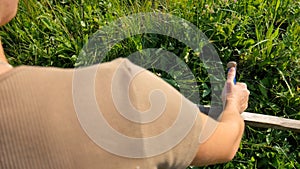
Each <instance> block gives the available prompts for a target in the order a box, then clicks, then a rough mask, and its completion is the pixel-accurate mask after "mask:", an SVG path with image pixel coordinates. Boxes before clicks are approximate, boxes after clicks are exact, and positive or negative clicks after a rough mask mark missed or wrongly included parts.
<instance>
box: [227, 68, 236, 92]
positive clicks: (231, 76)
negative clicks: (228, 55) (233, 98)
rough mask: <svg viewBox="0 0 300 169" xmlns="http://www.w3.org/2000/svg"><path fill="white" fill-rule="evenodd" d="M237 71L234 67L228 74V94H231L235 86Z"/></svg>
mask: <svg viewBox="0 0 300 169" xmlns="http://www.w3.org/2000/svg"><path fill="white" fill-rule="evenodd" d="M235 74H236V70H235V68H234V67H231V68H230V69H229V71H228V74H227V81H226V89H227V93H230V92H231V88H232V86H233V85H234V82H233V81H234V78H235Z"/></svg>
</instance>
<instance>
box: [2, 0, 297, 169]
mask: <svg viewBox="0 0 300 169" xmlns="http://www.w3.org/2000/svg"><path fill="white" fill-rule="evenodd" d="M153 11H162V12H165V13H170V14H172V15H175V16H178V17H181V18H184V19H186V20H187V21H189V22H191V23H193V24H194V25H196V26H197V27H198V28H199V29H200V30H202V32H204V33H205V35H206V36H207V37H208V38H209V40H210V42H212V44H213V45H214V47H215V48H216V49H217V51H218V53H219V56H220V58H221V61H222V62H223V63H224V64H226V63H227V62H228V61H230V60H235V61H237V62H238V65H239V69H238V70H239V71H238V81H243V82H246V83H247V85H248V88H249V90H250V91H251V96H250V102H249V108H248V110H247V111H249V112H256V113H262V114H268V115H276V116H281V117H286V118H292V119H298V120H300V97H299V96H300V36H299V34H300V1H299V0H235V1H233V0H214V1H213V0H203V1H196V0H169V1H163V0H162V1H159V0H158V1H155V3H154V4H152V3H151V1H138V0H119V1H117V0H90V1H84V0H78V1H75V0H40V1H37V0H27V1H21V2H20V8H19V13H18V15H17V17H16V18H15V19H14V20H13V21H12V22H11V23H10V24H8V25H6V26H5V27H3V28H0V36H1V37H2V42H3V43H4V48H5V51H6V53H7V56H8V59H9V62H10V63H11V64H13V65H14V66H17V65H21V64H26V65H40V66H56V67H64V68H71V67H74V64H75V63H76V60H77V57H78V54H79V52H80V50H81V48H82V47H83V45H84V44H85V43H86V42H87V40H88V38H89V37H90V36H91V35H92V34H93V33H94V32H96V31H97V30H99V29H101V28H102V27H103V26H105V25H107V24H108V23H110V22H112V21H114V20H115V19H117V18H119V17H121V16H126V15H129V14H132V13H138V12H153ZM150 47H151V48H162V49H165V50H168V51H170V52H173V53H174V54H176V55H177V56H178V57H179V58H181V59H183V60H185V59H184V58H186V57H188V58H189V59H188V60H185V61H186V64H187V65H189V67H190V68H191V69H192V71H193V72H194V74H195V75H196V78H197V83H198V84H199V86H200V87H199V89H198V91H199V93H200V96H201V103H202V104H209V100H210V88H209V86H210V84H209V79H208V77H207V75H206V73H205V70H203V64H202V63H201V61H199V59H198V57H197V56H196V54H195V52H194V51H192V50H190V48H189V47H187V46H185V45H184V44H182V43H181V42H179V41H178V40H176V39H172V38H169V37H166V36H161V35H153V34H146V35H140V36H134V37H131V38H127V39H126V40H124V41H122V42H121V43H119V44H118V45H116V46H115V47H114V48H113V49H112V51H111V52H110V53H109V58H110V59H112V58H116V57H126V56H128V55H129V54H131V53H133V52H135V51H139V50H141V49H146V48H150ZM164 78H165V80H166V81H168V82H170V84H172V85H173V86H175V87H176V80H174V78H171V77H168V76H167V75H165V76H164ZM190 168H193V169H197V167H190ZM203 168H247V169H248V168H264V169H268V168H284V169H285V168H295V169H296V168H300V136H299V134H297V133H294V132H291V131H280V130H275V129H260V128H252V127H249V126H247V127H246V130H245V134H244V137H243V140H242V144H241V146H240V150H239V151H238V153H237V155H236V157H235V158H234V160H233V161H232V162H229V163H226V164H221V165H215V166H208V167H203Z"/></svg>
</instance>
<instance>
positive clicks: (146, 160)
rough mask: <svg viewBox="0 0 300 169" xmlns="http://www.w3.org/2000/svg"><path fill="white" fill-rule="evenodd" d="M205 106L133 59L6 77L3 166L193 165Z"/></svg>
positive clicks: (1, 81) (19, 71) (0, 116)
mask: <svg viewBox="0 0 300 169" xmlns="http://www.w3.org/2000/svg"><path fill="white" fill-rule="evenodd" d="M198 113H199V110H198V109H197V107H196V106H195V105H194V104H192V103H191V102H190V101H188V100H187V99H185V98H184V97H183V96H182V95H181V94H180V93H178V92H177V91H176V90H175V89H174V88H173V87H171V86H170V85H168V84H167V83H166V82H164V81H163V80H161V79H160V78H158V77H156V76H155V75H154V74H152V73H151V72H149V71H147V70H144V69H142V68H140V67H138V66H136V65H134V64H132V63H131V62H130V61H129V60H127V59H116V60H114V61H112V62H108V63H103V64H100V65H94V66H89V67H86V68H80V69H76V70H75V69H59V68H42V67H30V66H20V67H16V68H14V69H12V70H11V71H9V72H7V73H5V74H2V75H0V168H3V169H43V168H45V169H50V168H51V169H69V168H70V169H144V168H146V169H169V168H174V169H175V168H176V169H177V168H179V169H181V168H185V167H187V166H188V165H189V164H190V163H191V161H192V160H193V158H194V156H195V154H196V152H197V148H198V146H199V135H200V131H201V127H202V125H201V119H200V117H199V116H198Z"/></svg>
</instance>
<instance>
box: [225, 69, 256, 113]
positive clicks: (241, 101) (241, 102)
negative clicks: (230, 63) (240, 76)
mask: <svg viewBox="0 0 300 169" xmlns="http://www.w3.org/2000/svg"><path fill="white" fill-rule="evenodd" d="M235 74H236V69H235V68H234V67H232V68H230V70H229V72H228V75H227V81H226V83H225V87H224V89H223V92H222V100H223V105H224V106H225V107H224V109H227V108H230V109H234V110H237V111H238V112H239V113H242V112H244V111H245V110H246V109H247V107H248V100H249V94H250V92H249V90H248V89H247V85H246V84H245V83H236V85H235V84H234V83H233V80H234V78H235Z"/></svg>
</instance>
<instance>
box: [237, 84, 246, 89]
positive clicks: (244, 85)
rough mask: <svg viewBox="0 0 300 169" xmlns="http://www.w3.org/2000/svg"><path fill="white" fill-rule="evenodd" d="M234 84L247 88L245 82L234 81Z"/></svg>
mask: <svg viewBox="0 0 300 169" xmlns="http://www.w3.org/2000/svg"><path fill="white" fill-rule="evenodd" d="M236 85H238V86H241V87H242V88H244V89H247V84H246V83H240V82H238V83H236Z"/></svg>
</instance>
